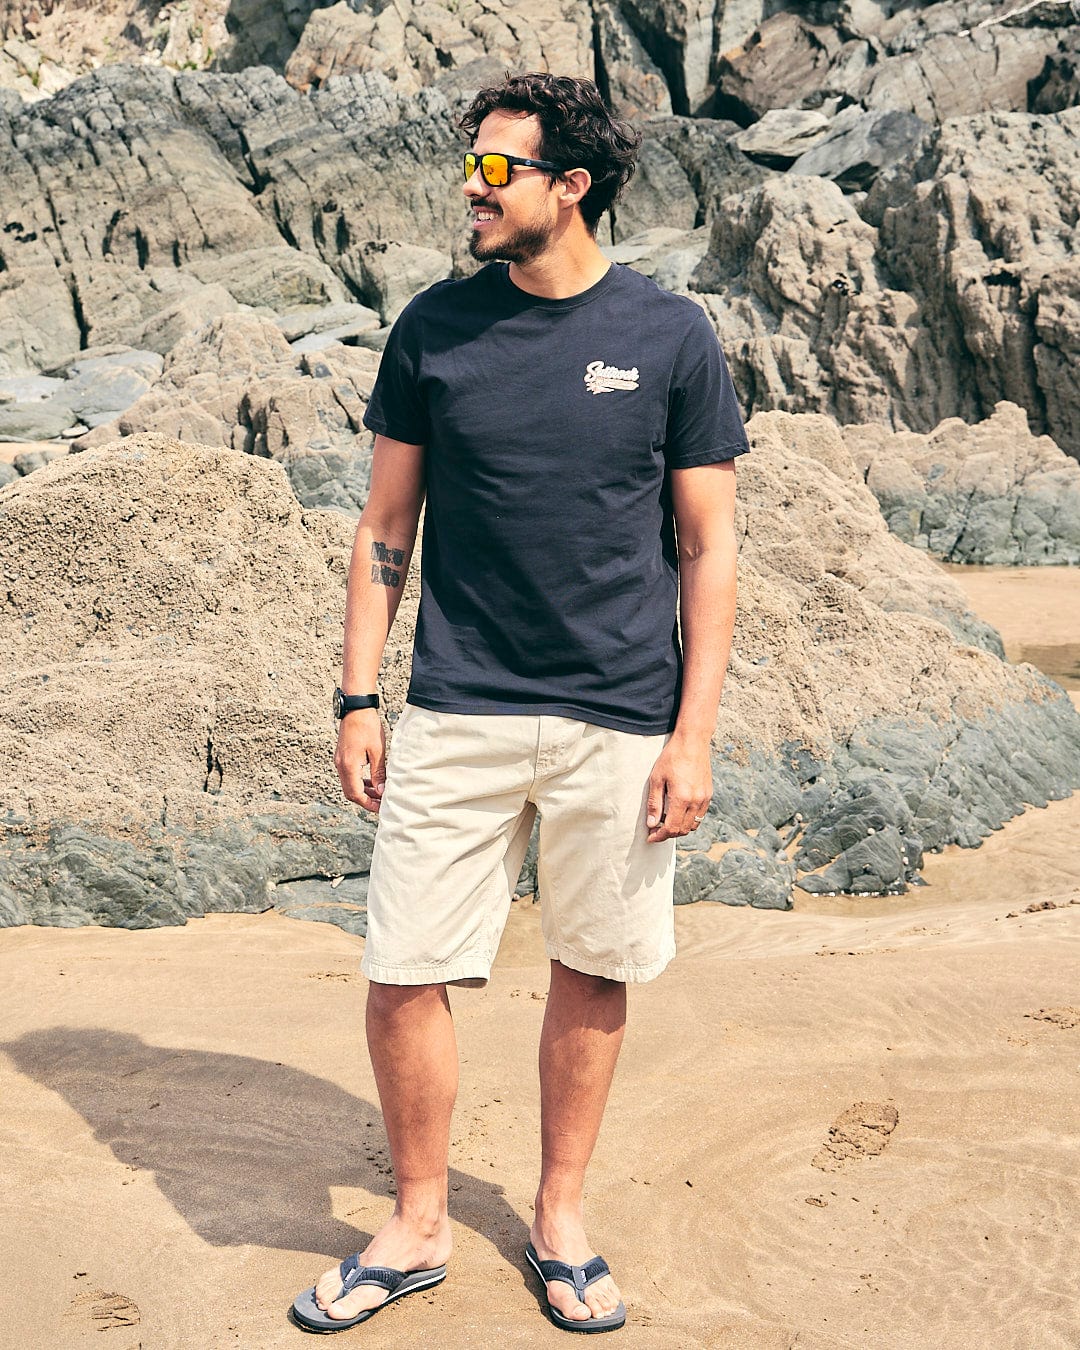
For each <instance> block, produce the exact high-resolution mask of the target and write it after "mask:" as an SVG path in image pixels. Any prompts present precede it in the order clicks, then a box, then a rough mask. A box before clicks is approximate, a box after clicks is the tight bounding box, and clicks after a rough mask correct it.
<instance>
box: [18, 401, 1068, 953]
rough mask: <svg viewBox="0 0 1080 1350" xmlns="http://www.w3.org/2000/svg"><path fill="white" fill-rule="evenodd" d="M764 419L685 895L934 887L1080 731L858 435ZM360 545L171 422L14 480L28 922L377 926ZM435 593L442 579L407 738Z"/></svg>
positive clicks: (777, 898) (398, 633)
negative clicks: (983, 613) (1005, 657)
mask: <svg viewBox="0 0 1080 1350" xmlns="http://www.w3.org/2000/svg"><path fill="white" fill-rule="evenodd" d="M750 431H751V437H752V441H753V445H754V451H753V453H752V454H751V456H750V457H749V459H748V460H746V461H744V462H743V465H742V466H740V480H741V484H742V495H741V502H740V508H739V519H738V531H739V537H740V540H741V552H740V571H741V598H740V608H739V618H738V624H737V631H736V637H735V643H734V652H733V656H732V663H731V671H730V676H729V685H728V689H727V691H726V694H725V701H724V707H723V710H722V712H721V716H720V719H719V722H718V724H717V730H716V735H715V737H714V747H715V751H716V759H715V773H716V792H715V795H714V800H713V805H712V807H711V809H710V811H709V814H708V816H707V819H706V821H705V823H704V824H703V826H702V828H701V829H700V830H699V831H698V832H697V834H696V836H692V837H691V838H690V839H689V840H688V841H687V843H688V845H689V847H688V849H687V851H686V852H685V853H684V854H683V858H682V863H681V869H680V874H679V890H678V895H679V898H680V899H681V900H684V901H685V900H692V899H698V898H711V899H714V900H724V901H726V902H728V903H737V904H746V903H752V904H756V905H764V906H773V907H777V906H779V907H783V906H785V905H787V904H789V903H790V895H791V887H792V885H793V884H798V885H800V886H802V887H803V888H804V889H808V890H809V889H822V890H837V891H839V890H850V891H853V892H857V893H865V892H881V891H890V892H891V891H898V890H902V889H903V888H904V887H905V885H906V884H907V883H908V882H910V881H912V880H914V879H916V877H917V872H918V867H919V863H920V858H921V854H922V852H923V850H924V849H927V848H938V847H941V846H942V845H943V844H945V843H948V842H953V841H956V842H961V843H966V844H969V845H970V844H975V843H977V842H978V841H979V839H980V838H981V837H983V835H985V834H986V833H987V832H988V831H989V830H991V829H994V828H996V827H997V826H999V825H1000V824H1001V823H1002V822H1003V821H1004V820H1006V819H1008V818H1009V816H1011V815H1013V814H1014V813H1015V812H1017V811H1018V810H1020V809H1022V807H1023V805H1024V803H1045V801H1046V800H1047V799H1048V798H1050V797H1058V796H1062V795H1065V794H1067V793H1068V792H1069V791H1070V790H1071V789H1072V788H1073V787H1075V786H1077V783H1078V779H1080V773H1078V766H1080V715H1078V714H1077V713H1076V711H1075V710H1074V709H1073V707H1072V705H1071V703H1070V702H1069V701H1068V699H1067V698H1066V697H1065V696H1064V695H1063V694H1062V692H1061V691H1060V690H1059V689H1058V688H1057V686H1056V685H1054V684H1052V683H1051V682H1050V681H1049V680H1047V679H1045V678H1044V677H1042V676H1040V675H1039V674H1038V673H1037V672H1036V671H1034V670H1033V669H1032V668H1031V667H1023V666H1022V667H1012V666H1008V665H1006V664H1005V663H1004V662H1003V661H1002V660H1001V658H1000V655H999V651H1000V645H999V643H998V641H997V637H996V634H994V633H993V631H992V630H990V629H988V628H987V627H986V625H984V624H982V623H980V622H979V621H978V620H977V619H975V618H974V616H972V615H971V614H970V613H968V612H967V611H966V609H965V606H964V603H963V600H962V597H961V594H960V592H959V590H958V589H957V588H956V586H955V585H954V584H953V583H952V582H951V581H950V580H949V579H948V577H946V576H945V575H944V574H943V573H942V572H941V571H940V569H938V568H937V567H935V566H934V565H933V564H932V563H931V562H930V561H929V560H928V559H927V558H926V557H925V555H924V554H921V553H918V552H916V551H914V550H912V549H910V548H909V547H908V546H906V545H905V544H903V543H901V542H900V541H899V540H898V539H896V538H895V537H894V536H892V535H890V534H889V532H888V530H887V528H886V526H885V524H884V522H883V520H882V518H881V515H880V512H879V511H878V509H877V505H876V502H875V500H874V498H873V496H872V495H871V493H870V492H869V490H868V489H867V488H866V486H865V485H864V484H863V482H862V480H861V476H860V474H859V472H858V470H857V469H856V467H855V465H854V463H853V462H852V459H851V456H850V455H849V453H848V451H847V449H846V448H845V445H844V442H843V439H842V438H841V435H840V433H839V431H838V430H837V428H836V427H835V426H834V425H833V424H832V423H831V422H829V421H828V420H827V419H825V418H821V417H812V416H811V417H806V416H803V417H793V416H789V415H787V414H783V413H769V414H763V415H762V416H760V417H758V418H755V419H754V421H753V422H752V423H751V427H750ZM350 534H351V529H350V525H349V522H348V521H347V520H346V519H345V517H344V516H342V515H341V514H339V513H337V512H325V511H306V512H305V511H303V510H302V508H301V507H300V506H299V505H298V503H297V502H296V500H295V497H294V495H293V493H292V492H291V491H290V489H289V485H288V483H287V481H286V478H285V474H284V472H283V470H282V468H281V467H280V466H279V465H277V464H275V463H273V462H271V461H268V460H267V459H265V458H263V457H260V456H256V455H245V454H243V453H241V452H239V451H238V450H235V449H231V448H228V449H227V448H211V447H201V446H196V445H192V444H191V443H184V444H181V443H180V442H177V441H174V440H172V439H170V438H168V437H165V436H162V435H160V434H153V433H143V434H139V435H134V436H131V437H129V438H128V439H126V440H123V441H120V442H117V443H114V444H112V445H108V446H102V447H99V448H97V449H92V450H88V451H86V452H85V453H83V454H81V455H73V456H69V457H67V458H66V459H63V460H61V461H58V462H54V463H52V464H50V465H48V466H47V467H45V468H43V469H41V470H40V471H38V472H36V473H34V474H32V475H31V476H29V477H26V478H23V479H21V480H19V481H18V482H16V483H14V484H12V485H10V486H8V487H6V488H3V489H0V569H2V571H3V576H4V587H5V596H4V599H3V600H2V602H0V664H2V666H3V669H4V670H5V671H9V672H11V673H10V675H9V676H8V677H7V678H6V680H5V682H4V684H3V687H2V690H0V728H2V731H0V800H3V802H4V803H5V807H6V810H5V813H4V814H3V815H2V816H0V924H12V923H25V922H37V923H53V924H63V925H71V924H77V923H82V922H88V921H92V922H98V923H107V924H117V925H121V926H128V927H141V926H145V925H149V924H160V923H176V922H182V921H184V919H185V918H186V917H188V916H190V915H193V914H198V913H202V912H205V911H208V910H217V909H226V910H236V909H239V910H246V911H252V910H259V909H264V908H267V907H268V906H270V905H272V904H275V903H277V902H279V901H280V903H281V904H282V906H283V907H287V908H288V909H289V912H295V913H300V914H307V915H308V916H309V917H311V916H315V917H319V918H328V917H329V918H332V919H333V921H335V922H341V923H343V924H344V925H345V926H347V927H350V928H352V929H353V930H354V931H360V930H362V926H363V894H364V884H365V883H364V878H365V876H366V872H367V868H368V863H369V860H370V848H371V841H372V827H371V825H370V823H369V822H367V821H366V820H365V819H364V818H363V817H362V816H361V815H360V813H359V812H357V811H354V810H353V809H351V808H348V807H347V806H346V805H345V804H344V803H342V801H341V797H340V792H339V789H338V787H337V784H336V779H335V775H334V772H333V765H332V742H333V727H332V722H331V720H330V715H329V705H328V701H327V692H328V690H330V689H332V687H333V684H334V682H335V678H336V674H337V670H338V666H339V660H340V641H341V629H342V614H343V602H344V579H345V574H346V568H347V557H348V549H349V546H350V542H351V541H350ZM415 601H416V578H415V575H414V576H413V577H412V578H411V579H410V582H409V591H408V594H407V597H406V602H405V604H404V605H403V609H402V613H401V614H400V616H399V619H398V623H397V625H396V626H395V629H394V632H393V634H392V635H391V641H390V644H389V646H388V649H387V654H386V660H385V662H384V668H383V677H382V687H383V693H384V697H385V700H386V703H387V706H388V709H389V715H390V718H391V721H393V719H394V717H395V716H396V713H397V712H398V711H399V710H400V707H401V705H402V702H403V699H404V693H405V687H406V683H407V676H408V664H409V653H410V650H411V637H412V628H413V621H414V615H415ZM340 877H346V878H349V879H350V880H349V881H348V882H347V884H345V883H343V886H342V888H338V887H335V886H334V885H332V884H331V879H332V878H340ZM530 885H531V882H530V880H529V879H528V878H527V877H526V879H525V880H524V881H523V887H527V886H530ZM279 886H280V887H281V891H280V894H279V893H278V887H279ZM339 889H341V895H338V890H339Z"/></svg>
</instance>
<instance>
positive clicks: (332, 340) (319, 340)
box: [290, 305, 380, 356]
mask: <svg viewBox="0 0 1080 1350" xmlns="http://www.w3.org/2000/svg"><path fill="white" fill-rule="evenodd" d="M359 308H361V309H366V308H367V307H366V306H363V305H361V306H359ZM368 313H370V311H368ZM379 327H380V324H379V316H378V315H377V314H372V315H371V317H370V318H366V317H365V318H356V319H354V320H353V321H352V322H351V323H343V324H340V325H339V326H338V327H337V328H328V329H326V330H325V331H324V332H319V333H308V335H307V336H306V337H302V338H297V339H296V341H295V342H293V343H290V346H291V347H292V349H293V351H294V352H296V353H297V355H300V356H302V355H304V354H305V353H308V352H323V351H326V350H327V349H328V348H330V347H336V346H339V345H341V344H342V343H347V344H349V345H352V344H353V343H354V342H355V340H356V339H357V338H360V337H363V336H364V335H365V334H366V333H373V332H375V331H376V330H377V329H378V328H379Z"/></svg>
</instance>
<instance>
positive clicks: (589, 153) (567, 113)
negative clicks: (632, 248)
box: [460, 71, 641, 234]
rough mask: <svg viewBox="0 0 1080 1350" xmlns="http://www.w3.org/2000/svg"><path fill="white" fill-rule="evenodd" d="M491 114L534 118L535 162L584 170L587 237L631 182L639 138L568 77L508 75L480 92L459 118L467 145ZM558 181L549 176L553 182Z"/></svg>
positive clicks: (584, 84)
mask: <svg viewBox="0 0 1080 1350" xmlns="http://www.w3.org/2000/svg"><path fill="white" fill-rule="evenodd" d="M492 112H508V113H519V114H521V115H522V116H529V115H531V116H533V117H535V118H536V119H537V121H538V122H539V123H540V144H539V145H538V146H537V157H538V158H539V159H547V160H550V161H551V163H552V164H561V165H564V166H565V167H566V168H567V169H588V171H589V173H590V175H591V176H592V185H591V186H590V188H589V190H588V192H587V193H586V194H585V196H584V197H583V198H582V199H581V203H580V206H581V214H582V217H583V218H584V220H585V224H586V226H587V227H588V229H589V233H590V234H595V233H596V227H597V225H598V224H599V223H600V217H601V216H602V215H603V214H604V212H605V211H607V210H609V209H610V208H611V207H612V206H613V205H614V203H615V201H616V199H617V198H618V196H619V194H620V192H622V190H623V188H624V187H625V186H626V184H627V183H628V182H629V181H630V178H631V176H632V175H633V172H634V167H635V163H636V160H637V152H638V147H639V146H640V145H641V135H640V133H639V132H637V131H635V130H634V128H633V127H632V126H630V124H629V123H628V122H623V121H620V120H619V119H618V118H617V117H614V116H613V115H612V113H611V110H610V109H609V108H608V106H607V104H606V103H605V102H604V100H603V98H602V97H601V95H600V90H599V89H598V88H597V87H596V85H595V84H593V82H592V80H576V79H573V78H572V77H571V76H569V75H546V74H534V75H511V74H510V72H509V71H507V74H506V79H505V80H504V81H503V83H502V84H501V85H495V86H493V87H492V88H490V89H481V90H480V92H479V93H478V94H477V95H476V97H475V98H474V99H473V101H472V103H470V104H469V107H468V108H467V110H466V111H465V114H464V116H463V117H462V118H461V123H460V126H461V129H462V131H464V132H465V134H466V135H467V136H468V137H469V140H470V142H472V141H475V140H476V133H477V132H478V131H479V129H480V123H481V122H482V121H483V120H484V118H485V117H487V115H488V113H492ZM556 176H557V175H554V174H552V175H550V177H551V179H552V181H553V182H554V180H555V178H556Z"/></svg>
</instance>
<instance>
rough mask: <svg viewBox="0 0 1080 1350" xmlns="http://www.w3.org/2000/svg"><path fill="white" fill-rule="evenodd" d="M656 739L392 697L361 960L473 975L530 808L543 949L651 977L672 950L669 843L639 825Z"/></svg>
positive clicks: (619, 974) (414, 974)
mask: <svg viewBox="0 0 1080 1350" xmlns="http://www.w3.org/2000/svg"><path fill="white" fill-rule="evenodd" d="M666 740H667V737H666V736H638V735H633V734H630V733H627V732H624V731H612V730H609V729H608V728H607V727H599V726H594V725H592V724H591V723H589V722H581V721H577V720H574V719H572V718H568V717H555V716H546V715H544V716H533V715H518V714H512V715H505V716H504V715H502V714H496V715H490V716H489V715H474V714H467V713H442V712H432V711H430V710H428V709H426V708H419V707H415V706H414V705H412V704H409V705H407V706H406V709H405V712H404V713H403V715H402V717H401V718H400V720H399V722H398V724H397V727H396V729H395V731H394V737H393V743H392V745H391V748H390V756H389V761H388V766H387V777H386V788H385V791H384V794H383V799H382V805H381V807H380V810H379V828H378V833H377V835H376V839H375V852H374V856H373V858H372V862H371V879H370V885H369V889H368V936H367V944H366V948H365V952H364V957H363V964H362V969H363V971H364V974H365V975H366V976H367V977H368V979H370V980H374V981H376V982H377V983H379V984H401V985H404V984H441V983H444V982H445V983H464V984H483V983H484V982H485V981H486V980H487V978H488V976H489V974H490V971H491V964H492V961H493V960H494V958H495V953H496V951H497V949H498V946H499V940H500V938H501V937H502V932H503V928H504V926H505V924H506V919H507V915H508V914H509V911H510V904H511V898H512V896H513V893H514V888H515V886H516V884H517V879H518V875H519V873H520V871H521V865H522V862H523V860H524V857H525V851H526V848H527V847H528V842H529V835H530V833H531V831H532V825H533V820H534V818H535V816H536V814H537V812H539V815H540V848H539V862H538V891H539V898H540V914H541V925H542V929H543V935H544V944H545V947H546V949H547V953H548V956H549V957H551V958H552V959H554V960H556V961H560V962H562V964H563V965H566V966H569V967H571V968H572V969H574V970H580V971H583V972H585V973H586V974H589V975H600V976H604V977H605V978H607V979H610V980H620V981H628V982H641V981H645V980H651V979H654V978H655V977H656V976H657V975H659V974H660V972H661V971H662V970H663V969H664V967H665V966H666V965H667V963H668V962H669V961H670V960H671V958H672V957H673V956H674V955H675V929H674V914H673V909H672V884H673V878H674V869H675V841H674V840H672V839H668V840H664V841H663V842H661V843H656V844H650V843H649V842H648V839H647V834H646V828H645V805H646V799H647V797H648V788H649V774H650V772H651V771H652V767H653V765H654V764H655V763H656V759H657V757H658V756H659V754H660V751H661V750H662V749H663V747H664V744H665V742H666Z"/></svg>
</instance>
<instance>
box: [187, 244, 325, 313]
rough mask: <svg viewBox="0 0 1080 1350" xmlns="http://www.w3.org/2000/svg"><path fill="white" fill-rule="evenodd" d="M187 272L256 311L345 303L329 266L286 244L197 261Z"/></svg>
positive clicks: (278, 311) (193, 262)
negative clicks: (222, 288)
mask: <svg viewBox="0 0 1080 1350" xmlns="http://www.w3.org/2000/svg"><path fill="white" fill-rule="evenodd" d="M188 271H189V272H190V273H191V274H192V275H193V276H195V277H197V278H198V279H199V280H200V281H202V282H204V283H205V284H207V285H219V286H222V287H224V288H225V290H226V291H228V293H229V294H230V295H231V296H232V298H233V299H234V300H235V301H237V303H238V304H241V305H250V306H251V307H252V308H253V309H260V308H265V309H272V310H274V311H275V313H280V312H281V311H283V310H291V309H295V308H297V307H298V306H301V305H315V306H325V305H331V304H336V305H342V304H344V303H345V295H346V293H345V288H344V286H343V285H342V284H341V282H340V281H339V280H338V278H337V277H336V276H335V275H334V273H333V272H332V271H331V270H330V268H329V267H328V266H327V265H326V263H324V262H322V261H321V259H319V258H312V257H310V256H309V255H307V254H305V253H300V252H298V251H297V250H296V249H294V248H290V247H289V246H288V245H287V244H284V243H282V244H279V245H277V246H275V247H272V248H261V249H245V250H244V251H243V252H240V253H233V254H230V255H229V256H228V257H225V258H214V257H210V258H195V259H193V260H192V262H191V263H190V265H189V267H188Z"/></svg>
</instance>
